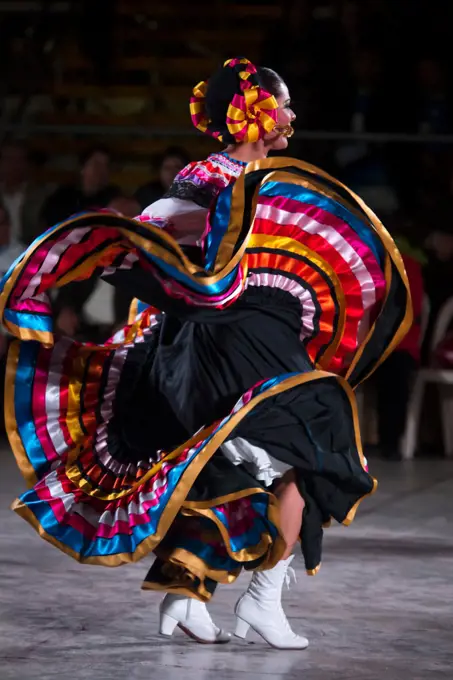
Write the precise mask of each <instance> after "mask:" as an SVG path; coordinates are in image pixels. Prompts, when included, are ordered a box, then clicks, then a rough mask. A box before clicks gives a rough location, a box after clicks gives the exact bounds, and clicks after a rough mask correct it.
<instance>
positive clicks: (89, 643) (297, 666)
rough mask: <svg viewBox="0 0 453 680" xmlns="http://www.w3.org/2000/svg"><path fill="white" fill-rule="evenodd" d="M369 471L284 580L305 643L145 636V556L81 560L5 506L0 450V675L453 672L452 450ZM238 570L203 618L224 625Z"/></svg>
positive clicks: (153, 597)
mask: <svg viewBox="0 0 453 680" xmlns="http://www.w3.org/2000/svg"><path fill="white" fill-rule="evenodd" d="M372 471H373V472H374V474H376V476H377V477H378V478H379V480H380V489H379V491H378V493H377V494H376V495H375V496H374V497H372V498H370V499H368V500H367V501H366V502H365V503H364V505H363V507H362V511H361V512H360V513H359V515H358V517H357V519H356V522H355V523H354V524H353V525H352V526H351V527H349V528H348V529H345V528H343V527H335V528H332V529H330V530H328V532H327V535H326V541H325V550H324V564H323V568H322V570H321V572H320V574H319V575H318V576H317V577H315V578H308V577H306V576H305V575H304V573H303V570H302V561H301V559H300V557H298V558H297V565H296V567H297V571H298V572H299V573H298V582H297V584H296V585H294V586H293V587H292V588H291V590H290V591H286V592H285V596H284V599H285V609H286V611H287V613H288V615H289V617H290V619H291V622H292V625H293V627H294V629H295V630H297V631H300V632H303V633H304V634H306V635H307V636H308V637H309V639H310V643H311V644H310V647H309V649H308V650H306V651H303V652H279V651H276V650H273V649H271V648H269V647H267V646H266V645H265V644H264V643H263V642H262V641H260V639H259V638H256V639H254V640H253V642H252V643H244V642H240V641H237V642H236V641H233V642H232V643H230V644H229V645H226V646H218V647H216V646H203V645H198V644H196V643H194V642H192V641H191V640H189V639H188V638H186V637H184V636H183V634H182V633H177V634H176V637H175V638H174V639H172V640H171V641H167V640H165V639H162V638H159V637H158V636H157V635H156V627H157V605H158V602H159V600H160V596H159V595H158V594H153V593H151V594H150V593H149V592H146V593H144V592H141V591H140V589H139V586H140V581H141V578H142V576H143V574H144V573H145V571H146V569H147V566H148V561H147V560H146V561H145V562H143V563H141V564H137V565H132V566H130V567H122V568H121V569H112V570H109V569H101V568H99V567H86V566H85V567H82V566H79V565H78V564H76V563H75V562H74V561H72V560H71V559H70V558H68V557H66V556H65V555H63V554H62V553H60V552H58V551H57V550H55V549H54V548H52V547H51V546H50V545H48V544H47V543H45V542H44V541H42V540H41V539H39V538H38V536H37V535H36V534H35V533H34V532H33V530H32V529H31V528H30V527H29V526H28V525H27V524H26V523H25V522H23V520H21V519H20V518H19V517H17V516H16V515H15V514H14V513H12V512H10V511H9V510H8V506H9V503H10V501H12V500H13V498H14V496H15V494H16V493H17V492H18V491H19V490H21V489H22V488H23V484H22V481H21V479H20V478H19V475H18V473H17V471H16V469H15V465H14V463H13V461H12V456H11V455H10V454H9V453H8V451H7V450H3V451H2V452H0V680H48V679H49V680H50V679H53V678H55V679H56V678H58V679H59V680H66V679H68V680H69V679H71V680H82V678H84V679H85V678H95V679H96V680H142V679H143V680H145V679H146V680H150V679H154V678H156V679H157V678H158V679H159V680H168V679H173V678H181V677H183V678H184V680H208V679H209V680H211V679H212V678H214V677H215V678H216V680H227V679H228V680H230V679H231V680H232V679H233V678H234V679H235V680H237V678H244V679H246V680H258V678H260V679H261V680H262V679H263V678H269V680H274V679H276V680H277V679H278V678H283V677H285V678H288V679H291V678H298V679H299V678H301V679H305V678H306V680H325V679H330V678H335V680H382V679H385V680H425V679H428V678H429V679H430V680H431V679H433V680H434V679H436V678H448V679H449V680H453V528H452V527H453V461H451V462H447V461H437V460H433V461H428V460H420V461H416V462H415V463H413V464H412V463H405V464H401V463H387V464H385V463H382V462H378V461H376V463H375V464H373V463H372ZM246 582H247V579H246V578H245V577H244V578H241V579H240V580H239V581H238V582H237V583H236V584H235V585H233V586H229V587H228V586H224V587H222V588H221V589H219V591H218V593H217V596H216V598H215V600H214V601H213V603H212V605H211V611H212V614H213V618H214V619H215V620H216V621H217V622H218V623H219V624H220V625H222V626H223V627H225V628H228V629H230V630H231V628H232V627H233V614H232V611H233V606H234V602H235V601H236V599H237V597H238V595H239V593H240V591H241V589H242V588H243V587H244V585H245V584H246Z"/></svg>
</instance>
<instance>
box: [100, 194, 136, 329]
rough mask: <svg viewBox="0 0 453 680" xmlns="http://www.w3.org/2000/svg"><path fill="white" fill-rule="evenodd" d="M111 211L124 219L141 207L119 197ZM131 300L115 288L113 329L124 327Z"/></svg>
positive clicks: (127, 198)
mask: <svg viewBox="0 0 453 680" xmlns="http://www.w3.org/2000/svg"><path fill="white" fill-rule="evenodd" d="M108 207H109V208H111V209H112V210H117V211H118V212H119V213H121V214H122V215H125V216H126V217H136V216H137V215H138V214H139V212H140V210H141V206H140V205H139V203H138V201H137V200H136V199H135V198H129V197H127V196H120V197H119V198H116V199H114V200H113V201H112V202H111V203H110V205H109V206H108ZM131 302H132V298H131V296H130V295H129V294H128V292H127V291H126V290H123V289H122V288H115V289H114V292H113V314H114V317H115V327H121V326H124V325H126V323H127V320H128V316H129V307H130V305H131Z"/></svg>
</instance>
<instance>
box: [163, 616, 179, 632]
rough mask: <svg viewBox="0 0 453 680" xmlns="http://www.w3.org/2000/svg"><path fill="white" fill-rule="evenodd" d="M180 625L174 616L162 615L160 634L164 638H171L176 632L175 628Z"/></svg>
mask: <svg viewBox="0 0 453 680" xmlns="http://www.w3.org/2000/svg"><path fill="white" fill-rule="evenodd" d="M178 623H179V622H178V620H177V619H174V618H173V617H172V616H169V615H168V614H161V615H160V626H159V634H160V635H163V636H164V637H171V636H172V635H173V633H174V632H175V628H176V626H177V625H178Z"/></svg>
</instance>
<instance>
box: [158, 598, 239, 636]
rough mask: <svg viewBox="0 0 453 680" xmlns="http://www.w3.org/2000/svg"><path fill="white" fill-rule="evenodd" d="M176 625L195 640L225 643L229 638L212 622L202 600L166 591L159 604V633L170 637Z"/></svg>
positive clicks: (227, 634)
mask: <svg viewBox="0 0 453 680" xmlns="http://www.w3.org/2000/svg"><path fill="white" fill-rule="evenodd" d="M176 626H179V628H181V630H183V631H184V633H186V635H188V636H189V637H191V638H193V639H194V640H196V641H197V642H202V643H205V644H225V643H226V642H229V641H230V640H231V635H230V634H229V633H227V632H225V631H224V630H221V629H220V628H217V626H216V625H215V624H214V622H213V620H212V619H211V617H210V615H209V612H208V610H207V609H206V605H205V604H204V603H203V602H200V601H199V600H194V599H193V598H191V597H184V596H183V595H173V594H172V593H167V595H165V597H164V599H163V600H162V602H161V604H160V627H159V633H160V634H161V635H164V636H165V637H171V636H172V635H173V633H174V631H175V628H176Z"/></svg>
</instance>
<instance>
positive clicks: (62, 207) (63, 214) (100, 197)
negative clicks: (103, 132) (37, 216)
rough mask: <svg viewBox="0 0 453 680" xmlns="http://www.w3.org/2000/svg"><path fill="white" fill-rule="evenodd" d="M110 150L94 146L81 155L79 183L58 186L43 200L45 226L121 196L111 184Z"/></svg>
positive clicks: (100, 206)
mask: <svg viewBox="0 0 453 680" xmlns="http://www.w3.org/2000/svg"><path fill="white" fill-rule="evenodd" d="M110 166H111V156H110V152H109V151H108V150H107V149H106V148H105V147H103V146H94V147H92V148H91V149H89V150H88V151H86V152H85V153H84V154H82V156H81V158H80V182H79V183H78V184H75V185H67V186H61V187H59V188H58V189H57V190H56V191H55V193H53V194H52V196H50V197H49V198H48V200H47V201H46V203H45V205H44V207H43V211H42V217H43V220H44V223H45V224H46V226H47V227H51V226H53V225H54V224H58V222H62V221H63V220H65V219H67V218H68V217H70V216H71V215H73V214H74V213H77V212H80V211H83V210H89V209H96V208H105V206H106V205H108V204H109V203H110V202H111V201H112V200H113V199H114V198H116V197H117V196H119V195H120V193H121V192H120V189H119V188H118V187H117V186H116V185H114V184H111V183H110V171H111V167H110Z"/></svg>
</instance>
